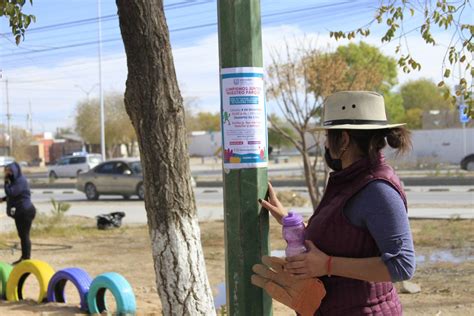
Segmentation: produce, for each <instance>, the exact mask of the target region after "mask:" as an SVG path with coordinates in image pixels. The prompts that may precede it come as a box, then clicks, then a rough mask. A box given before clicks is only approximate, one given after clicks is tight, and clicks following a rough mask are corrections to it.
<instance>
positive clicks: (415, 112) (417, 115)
mask: <svg viewBox="0 0 474 316" xmlns="http://www.w3.org/2000/svg"><path fill="white" fill-rule="evenodd" d="M422 116H423V110H422V109H420V108H413V109H409V110H407V111H406V114H405V123H407V127H408V128H410V129H421V127H422V121H421V118H422Z"/></svg>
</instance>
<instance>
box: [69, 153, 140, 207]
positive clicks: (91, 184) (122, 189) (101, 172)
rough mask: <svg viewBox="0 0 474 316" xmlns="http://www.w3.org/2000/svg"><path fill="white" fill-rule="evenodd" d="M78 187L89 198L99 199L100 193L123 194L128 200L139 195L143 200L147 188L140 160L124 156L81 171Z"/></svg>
mask: <svg viewBox="0 0 474 316" xmlns="http://www.w3.org/2000/svg"><path fill="white" fill-rule="evenodd" d="M76 189H77V190H79V191H82V192H84V193H85V194H86V197H87V199H88V200H97V199H98V198H99V196H100V195H122V196H123V198H124V199H126V200H127V199H129V198H130V196H132V195H138V198H139V199H141V200H143V199H144V195H145V190H144V188H143V174H142V166H141V164H140V160H138V159H136V158H124V159H114V160H109V161H106V162H103V163H101V164H99V165H98V166H96V167H95V168H94V169H92V170H90V171H88V172H85V173H80V174H79V175H78V176H77V182H76Z"/></svg>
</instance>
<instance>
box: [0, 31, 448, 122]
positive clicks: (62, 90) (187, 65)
mask: <svg viewBox="0 0 474 316" xmlns="http://www.w3.org/2000/svg"><path fill="white" fill-rule="evenodd" d="M262 36H263V55H264V63H265V64H268V63H269V61H270V51H271V50H272V49H277V50H282V49H284V42H285V39H286V40H289V41H290V42H294V40H295V39H296V41H298V40H302V39H303V38H306V39H308V40H312V41H313V43H315V44H317V45H318V46H319V47H332V48H333V49H334V48H335V47H337V46H338V45H344V44H347V41H340V42H336V41H335V40H334V39H331V38H329V37H328V36H327V35H326V34H325V35H320V34H317V33H307V32H306V33H305V32H304V31H303V30H302V29H300V28H298V27H295V26H293V25H281V26H278V27H267V28H264V29H263V31H262ZM441 38H442V40H446V39H447V36H443V35H441ZM366 42H368V43H370V44H373V45H376V46H378V47H381V50H382V51H383V52H384V53H385V54H387V55H392V56H395V55H394V48H395V46H396V44H395V43H394V44H388V45H381V44H380V40H379V39H378V38H375V37H369V38H368V39H366ZM407 42H408V45H409V47H410V51H411V52H412V53H413V55H414V57H415V58H416V59H418V61H420V62H422V70H421V71H420V72H413V73H411V74H409V75H407V74H404V73H403V72H401V71H400V72H399V82H400V83H403V82H405V81H407V80H412V79H417V78H420V77H427V78H431V79H433V80H434V81H435V82H437V81H439V80H440V79H441V64H442V59H443V56H444V54H445V51H446V48H445V47H444V46H436V47H432V46H428V45H426V44H424V42H422V41H421V40H420V38H419V36H413V37H409V38H407ZM295 48H296V47H295ZM173 55H174V61H175V65H176V72H177V76H178V79H179V82H180V86H181V89H182V92H183V94H184V95H185V96H192V97H197V98H198V99H199V108H198V110H202V111H212V112H217V111H219V76H218V73H219V58H218V43H217V34H212V35H210V36H207V37H205V38H203V39H202V40H201V41H199V42H198V43H197V44H195V45H193V46H189V47H180V48H176V49H174V50H173ZM102 67H103V85H104V86H103V88H104V91H110V90H114V91H123V90H124V89H125V80H126V72H127V69H126V59H125V56H124V55H123V53H120V54H116V55H108V56H104V60H103V64H102ZM5 78H8V79H9V99H10V108H11V112H12V113H13V114H15V115H17V116H15V117H14V118H15V120H16V121H14V122H13V123H15V124H18V125H23V124H24V121H25V120H24V119H23V118H22V115H26V113H27V112H28V102H29V101H31V104H32V109H33V117H34V123H35V129H36V130H37V131H38V130H43V129H44V130H54V128H56V127H57V126H72V124H73V115H74V108H75V106H76V104H77V102H78V101H79V100H81V99H84V98H85V97H86V93H85V92H83V91H82V90H85V91H89V90H90V96H91V97H96V96H97V95H98V89H97V87H94V85H95V84H96V83H97V82H98V63H97V58H81V59H73V60H69V61H68V62H63V63H59V64H57V65H56V66H54V67H40V66H36V67H23V68H16V69H15V70H14V72H11V73H4V79H5ZM79 87H80V88H79ZM93 87H94V88H93ZM1 90H2V92H3V91H4V89H3V88H2V89H1ZM4 99H5V97H2V102H3V104H4V107H3V108H5V101H4ZM25 117H26V116H25Z"/></svg>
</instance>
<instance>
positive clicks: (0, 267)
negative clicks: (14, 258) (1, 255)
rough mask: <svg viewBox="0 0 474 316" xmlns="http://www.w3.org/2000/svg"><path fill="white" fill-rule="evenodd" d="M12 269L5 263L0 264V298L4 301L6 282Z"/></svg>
mask: <svg viewBox="0 0 474 316" xmlns="http://www.w3.org/2000/svg"><path fill="white" fill-rule="evenodd" d="M12 270H13V267H12V266H11V265H10V264H8V263H5V262H0V298H1V299H4V298H5V296H6V295H5V294H6V288H7V281H8V277H9V276H10V273H11V272H12Z"/></svg>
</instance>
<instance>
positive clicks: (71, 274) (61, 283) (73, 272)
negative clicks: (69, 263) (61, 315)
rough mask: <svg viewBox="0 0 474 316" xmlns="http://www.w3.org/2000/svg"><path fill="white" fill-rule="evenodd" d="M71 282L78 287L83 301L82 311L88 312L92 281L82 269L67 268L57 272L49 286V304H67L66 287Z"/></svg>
mask: <svg viewBox="0 0 474 316" xmlns="http://www.w3.org/2000/svg"><path fill="white" fill-rule="evenodd" d="M67 281H70V282H72V284H74V286H75V287H76V289H77V291H78V292H79V296H80V299H81V310H83V311H85V312H87V311H88V310H89V309H88V306H87V293H88V292H89V287H90V285H91V282H92V279H91V277H90V276H89V274H87V272H86V271H84V270H82V269H80V268H67V269H63V270H59V271H58V272H56V273H55V274H54V275H53V277H52V278H51V280H50V281H49V285H48V302H60V303H65V302H66V295H65V293H64V287H65V286H66V282H67Z"/></svg>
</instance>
